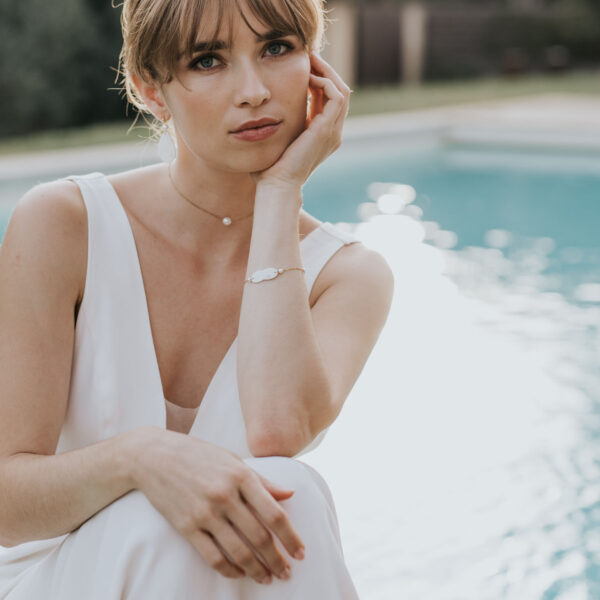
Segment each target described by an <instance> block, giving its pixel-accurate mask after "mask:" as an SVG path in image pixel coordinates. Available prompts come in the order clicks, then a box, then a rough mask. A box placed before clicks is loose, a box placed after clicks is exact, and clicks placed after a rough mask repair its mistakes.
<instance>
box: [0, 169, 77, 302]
mask: <svg viewBox="0 0 600 600" xmlns="http://www.w3.org/2000/svg"><path fill="white" fill-rule="evenodd" d="M0 254H3V255H4V260H3V261H2V264H3V267H4V269H7V268H8V265H10V264H11V262H12V261H18V262H20V263H22V264H23V265H24V266H25V267H27V268H36V267H37V268H39V269H49V271H48V272H51V273H52V275H53V276H59V277H61V279H62V280H63V283H65V284H67V285H69V286H70V287H71V289H73V287H75V288H76V289H77V297H79V296H80V295H81V293H82V292H83V285H82V283H83V282H84V281H85V270H86V262H87V258H86V257H87V214H86V210H85V205H84V203H83V199H82V198H81V194H80V192H79V188H78V186H77V185H76V184H75V183H74V182H72V181H68V180H57V181H51V182H48V183H43V184H39V185H37V186H35V187H33V188H32V189H30V190H29V191H28V192H27V193H26V194H25V195H24V196H23V197H22V198H21V199H20V200H19V201H18V202H17V204H16V206H15V208H14V209H13V211H12V214H11V216H10V219H9V222H8V226H7V228H6V233H5V235H4V238H3V240H2V244H1V245H0Z"/></svg>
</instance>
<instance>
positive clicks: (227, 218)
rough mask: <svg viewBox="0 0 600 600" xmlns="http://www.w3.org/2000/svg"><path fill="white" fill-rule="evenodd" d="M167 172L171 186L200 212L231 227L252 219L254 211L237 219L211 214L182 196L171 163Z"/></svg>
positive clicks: (182, 195) (183, 196)
mask: <svg viewBox="0 0 600 600" xmlns="http://www.w3.org/2000/svg"><path fill="white" fill-rule="evenodd" d="M167 170H168V172H169V179H170V180H171V184H172V185H173V188H174V190H175V191H176V192H177V193H178V194H179V195H180V196H181V197H182V198H183V199H184V200H185V201H186V202H189V203H190V204H191V205H192V206H195V207H196V208H199V209H200V210H203V211H204V212H205V213H208V214H209V215H211V216H212V217H215V218H217V219H219V220H220V221H221V222H222V223H223V225H231V223H233V222H234V221H241V220H242V219H247V218H248V217H251V216H252V215H253V214H254V211H252V212H251V213H250V214H248V215H245V216H243V217H238V218H237V219H232V218H231V217H221V216H219V215H216V214H215V213H212V212H210V210H207V209H206V208H202V207H201V206H198V205H197V204H196V203H195V202H192V201H191V200H190V199H189V198H188V197H187V196H185V195H184V194H182V193H181V191H180V190H179V188H178V187H177V186H176V185H175V182H174V181H173V175H172V174H171V163H169V164H168V166H167Z"/></svg>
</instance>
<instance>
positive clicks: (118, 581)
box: [0, 173, 358, 600]
mask: <svg viewBox="0 0 600 600" xmlns="http://www.w3.org/2000/svg"><path fill="white" fill-rule="evenodd" d="M69 179H72V180H73V181H75V183H77V185H78V186H79V188H80V190H81V194H82V197H83V200H84V203H85V207H86V210H87V220H88V262H87V274H86V282H85V289H84V294H83V299H82V303H81V306H80V309H79V314H78V317H77V324H76V328H75V342H74V344H75V346H74V355H73V364H72V371H71V385H70V392H69V402H68V407H67V414H66V417H65V421H64V424H63V427H62V430H61V434H60V439H59V443H58V447H57V450H56V452H57V453H60V452H66V451H69V450H74V449H77V448H81V447H84V446H88V445H90V444H94V443H96V442H99V441H101V440H104V439H107V438H110V437H112V436H115V435H117V434H119V433H122V432H125V431H129V430H131V429H134V428H136V427H140V426H144V425H154V426H158V427H162V428H166V427H167V407H166V402H168V401H167V400H166V399H165V398H164V395H163V392H162V385H161V380H160V372H159V369H158V361H157V358H156V353H155V350H154V343H153V339H152V331H151V327H150V318H149V313H148V305H147V301H146V295H145V290H144V283H143V279H142V272H141V268H140V262H139V259H138V254H137V249H136V245H135V239H134V237H133V231H132V229H131V225H130V223H129V219H128V217H127V213H126V212H125V210H124V208H123V205H122V204H121V202H120V199H119V197H118V196H117V194H116V192H115V190H114V188H113V187H112V185H111V184H110V182H109V181H108V179H107V178H106V177H105V176H104V175H103V174H101V173H91V174H89V175H84V176H76V177H70V178H69ZM357 241H358V240H357V239H356V238H355V237H354V236H352V235H350V234H348V233H346V232H344V231H342V230H341V229H340V228H338V227H336V226H334V225H332V224H331V223H329V222H324V223H322V224H320V225H319V227H317V228H316V229H314V230H313V231H311V232H310V233H309V234H308V235H307V236H306V237H305V238H303V239H302V240H301V241H300V252H301V257H302V263H303V266H304V267H305V269H306V272H305V274H304V275H305V280H306V287H307V290H308V293H309V294H310V290H311V288H312V285H313V284H314V281H315V279H316V278H317V276H318V274H319V272H320V271H321V269H322V268H323V266H324V265H325V264H326V263H327V261H328V260H329V259H330V258H331V257H332V256H333V255H334V254H335V252H337V250H339V249H340V248H341V247H342V246H344V245H346V244H351V243H354V242H357ZM236 352H237V338H236V339H235V340H234V341H233V343H232V344H231V346H230V347H229V349H228V351H227V353H226V354H225V356H224V357H223V359H222V361H221V363H220V365H219V367H218V368H217V371H216V372H215V374H214V376H213V378H212V380H211V382H210V384H209V386H208V388H207V390H206V393H205V395H204V397H203V398H202V401H201V403H200V405H199V407H198V410H197V411H196V412H195V415H191V417H190V420H192V419H193V420H192V422H191V429H190V430H189V434H188V435H191V436H194V437H197V438H199V439H202V440H205V441H207V442H210V443H212V444H216V445H218V446H221V447H223V448H226V449H227V450H229V451H231V452H234V453H236V454H237V455H238V456H240V457H241V458H242V459H243V460H244V461H245V462H246V464H248V465H249V466H250V467H251V468H253V469H254V470H256V471H257V472H258V473H260V474H261V475H262V476H264V477H266V478H267V479H270V480H271V481H273V482H275V483H278V484H280V485H282V486H284V487H291V488H292V489H294V490H295V493H294V495H293V496H292V497H291V498H290V499H288V500H284V501H282V502H280V504H281V506H282V507H283V508H284V509H285V510H286V511H287V512H288V514H289V516H290V520H291V522H292V524H293V525H294V527H295V528H296V530H297V531H298V533H299V534H300V537H301V538H302V540H303V542H304V544H305V546H306V557H305V559H304V560H301V561H297V560H295V559H294V558H292V557H290V556H289V555H288V554H287V551H286V550H285V549H284V548H283V545H282V544H281V542H280V541H279V539H278V538H277V537H276V536H273V537H274V539H275V543H276V544H277V545H278V547H279V548H280V550H281V551H282V553H283V555H284V556H286V558H287V559H288V561H289V563H290V565H291V568H292V576H291V579H289V580H287V581H283V580H279V579H277V578H273V582H272V583H271V584H270V585H261V584H259V583H257V582H255V581H254V580H253V579H252V578H250V577H248V576H246V577H244V578H242V579H228V578H226V577H224V576H223V575H221V574H220V573H219V572H218V571H216V570H215V569H213V568H212V567H210V566H209V565H208V564H207V563H206V562H205V561H204V559H203V557H202V556H201V555H200V553H199V552H198V551H197V550H196V549H195V548H194V546H192V544H191V543H189V542H188V541H187V540H186V539H185V538H184V537H183V536H182V535H180V534H179V533H178V532H177V531H176V530H175V529H174V528H173V527H172V526H171V524H170V523H169V522H168V521H167V520H166V519H165V518H164V517H163V516H162V514H161V513H160V512H159V511H158V510H156V509H155V508H154V506H153V505H152V504H151V503H150V502H149V500H148V499H147V498H146V496H145V495H144V494H143V493H142V492H141V491H139V490H134V491H131V492H129V493H128V494H125V495H124V496H122V497H120V498H118V499H117V500H115V501H114V502H112V503H111V504H109V505H108V506H106V507H105V508H103V509H102V510H100V511H99V512H98V513H96V514H95V515H93V516H92V517H90V518H89V519H88V520H87V521H85V522H84V523H83V524H82V525H80V526H79V527H78V528H77V529H75V530H74V531H72V532H70V533H68V534H65V535H61V536H59V537H55V538H51V539H46V540H34V541H30V542H25V543H23V544H20V545H18V546H14V547H12V548H4V549H3V548H0V600H83V599H84V598H85V599H86V600H154V599H156V600H167V599H168V600H192V599H193V600H201V599H206V600H275V599H277V600H286V599H289V600H292V599H293V600H300V599H302V600H305V599H308V598H315V599H319V600H321V599H323V600H355V599H357V598H358V596H357V593H356V590H355V588H354V585H353V583H352V580H351V577H350V575H349V573H348V570H347V567H346V565H345V562H344V556H343V551H342V544H341V540H340V533H339V526H338V520H337V515H336V511H335V505H334V501H333V498H332V496H331V492H330V490H329V488H328V486H327V484H326V482H325V481H324V479H323V478H322V477H321V475H320V474H319V473H318V472H317V471H316V470H315V469H314V468H313V467H311V466H310V465H308V464H306V463H304V462H302V461H300V460H298V457H300V456H302V455H303V454H305V453H306V452H308V451H310V450H312V449H313V448H315V447H316V446H317V445H319V444H320V442H321V441H322V439H323V437H324V436H325V434H326V433H327V430H324V431H322V432H321V433H320V434H319V435H318V436H317V438H316V439H315V440H314V441H313V442H312V443H311V444H309V445H308V446H307V447H306V448H304V449H303V450H302V451H301V452H299V453H298V454H297V455H296V456H295V457H293V458H286V457H281V456H272V457H262V458H257V457H254V456H252V454H251V453H250V451H249V449H248V447H247V443H246V429H245V424H244V419H243V416H242V410H241V406H240V402H239V394H238V387H237V376H236Z"/></svg>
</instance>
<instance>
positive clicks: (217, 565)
mask: <svg viewBox="0 0 600 600" xmlns="http://www.w3.org/2000/svg"><path fill="white" fill-rule="evenodd" d="M187 538H188V540H189V541H190V543H191V544H192V545H193V546H194V547H195V548H196V549H197V550H198V552H199V553H200V554H201V555H202V558H204V560H205V561H206V563H207V564H208V565H209V566H211V567H212V568H213V569H215V570H217V571H218V572H219V573H221V575H223V576H224V577H227V578H228V579H239V578H241V577H245V575H246V574H245V573H244V571H242V570H241V569H239V568H238V567H236V566H235V565H234V564H233V563H232V562H231V561H230V560H229V559H228V558H227V556H225V554H224V553H223V551H222V550H221V548H220V547H219V545H218V544H217V543H216V542H215V540H214V538H213V537H212V535H211V534H210V533H208V532H207V531H202V530H200V529H196V530H194V531H191V532H189V533H188V534H187Z"/></svg>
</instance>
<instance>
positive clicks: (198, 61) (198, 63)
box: [189, 40, 294, 73]
mask: <svg viewBox="0 0 600 600" xmlns="http://www.w3.org/2000/svg"><path fill="white" fill-rule="evenodd" d="M273 46H282V47H284V48H285V49H286V50H285V52H280V53H278V54H268V56H270V57H271V58H278V57H279V56H285V55H287V54H289V53H290V52H291V51H292V50H293V49H294V45H293V44H291V43H290V42H286V41H284V40H280V41H274V42H269V43H268V44H267V45H266V47H265V48H266V49H269V48H272V47H273ZM209 59H216V60H221V57H220V56H219V55H218V54H215V53H213V52H207V53H206V54H201V55H200V56H198V57H197V58H195V59H194V60H193V61H192V62H191V63H190V64H189V68H190V69H192V70H196V71H200V72H205V73H206V72H211V71H214V70H215V69H216V68H217V67H216V66H211V67H207V66H204V65H203V64H202V62H203V61H206V60H209Z"/></svg>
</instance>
